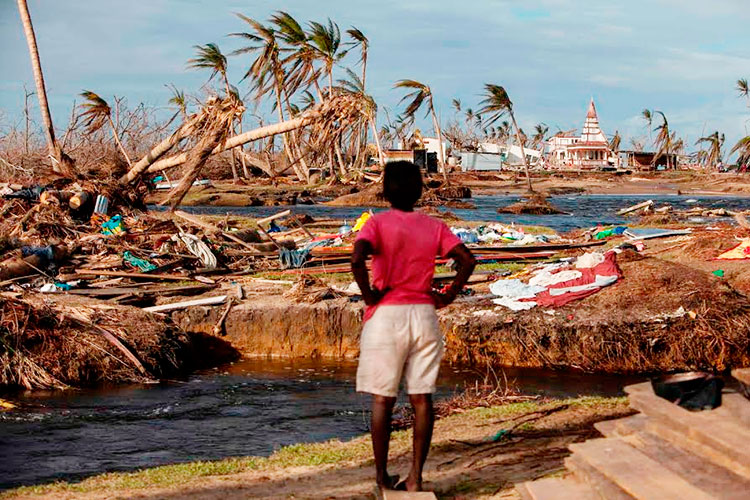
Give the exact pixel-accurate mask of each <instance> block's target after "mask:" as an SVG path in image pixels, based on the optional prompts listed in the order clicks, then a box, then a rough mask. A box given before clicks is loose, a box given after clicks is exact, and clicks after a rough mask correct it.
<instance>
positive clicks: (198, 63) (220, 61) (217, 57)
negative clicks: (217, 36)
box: [187, 43, 241, 182]
mask: <svg viewBox="0 0 750 500" xmlns="http://www.w3.org/2000/svg"><path fill="white" fill-rule="evenodd" d="M193 48H194V49H195V50H196V56H195V57H193V58H192V59H188V62H187V63H188V67H189V68H192V69H208V70H211V76H209V77H208V81H209V82H210V81H211V80H213V78H214V77H215V76H216V75H219V76H221V80H222V83H223V84H224V92H225V95H226V96H227V97H230V94H232V88H231V86H230V85H229V78H228V77H227V57H226V56H225V55H224V54H223V53H222V52H221V49H220V48H219V46H218V45H216V44H215V43H207V44H206V45H195V46H193ZM240 120H241V119H240ZM231 164H232V180H233V181H234V182H237V181H238V180H239V175H238V174H237V151H235V150H234V149H233V150H232V161H231Z"/></svg>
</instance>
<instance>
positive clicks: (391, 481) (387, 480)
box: [375, 474, 399, 490]
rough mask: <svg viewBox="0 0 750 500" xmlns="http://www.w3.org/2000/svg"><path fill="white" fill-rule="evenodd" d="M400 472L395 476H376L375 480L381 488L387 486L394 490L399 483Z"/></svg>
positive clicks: (386, 487) (388, 488)
mask: <svg viewBox="0 0 750 500" xmlns="http://www.w3.org/2000/svg"><path fill="white" fill-rule="evenodd" d="M398 479H399V477H398V474H395V475H393V476H389V475H386V476H385V477H384V478H380V477H379V478H376V479H375V482H376V483H377V485H378V486H379V487H381V488H385V489H387V490H393V489H396V485H397V484H398Z"/></svg>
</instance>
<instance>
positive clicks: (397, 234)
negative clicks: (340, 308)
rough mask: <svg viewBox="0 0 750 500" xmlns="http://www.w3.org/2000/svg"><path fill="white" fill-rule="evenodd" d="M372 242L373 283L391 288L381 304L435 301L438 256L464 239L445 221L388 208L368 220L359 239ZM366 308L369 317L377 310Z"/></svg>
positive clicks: (379, 288) (428, 302)
mask: <svg viewBox="0 0 750 500" xmlns="http://www.w3.org/2000/svg"><path fill="white" fill-rule="evenodd" d="M359 240H367V241H369V242H370V244H371V245H372V248H373V250H374V254H373V257H372V285H373V286H374V287H375V288H377V289H378V290H385V289H389V291H388V293H387V294H386V295H385V297H383V299H382V300H381V301H380V302H379V304H378V305H381V304H382V305H388V304H391V305H395V304H432V303H433V300H432V296H431V295H430V290H431V287H432V277H433V275H434V273H435V257H436V256H440V257H444V256H445V255H447V254H448V252H450V251H451V250H452V249H453V248H454V247H455V246H456V245H459V244H460V243H461V240H460V239H459V238H458V237H457V236H456V235H454V234H453V233H452V232H451V230H450V228H448V226H446V225H445V224H444V223H443V222H441V221H439V220H437V219H433V218H432V217H430V216H428V215H425V214H423V213H419V212H402V211H401V210H395V209H392V210H388V211H387V212H380V213H378V214H376V215H374V216H372V217H370V219H369V220H368V221H367V222H366V223H365V225H364V227H363V228H362V230H361V231H360V232H359V234H358V235H357V241H359ZM376 307H377V306H374V307H368V308H367V310H366V311H365V321H367V320H368V319H370V317H371V316H372V315H373V314H374V313H375V308H376Z"/></svg>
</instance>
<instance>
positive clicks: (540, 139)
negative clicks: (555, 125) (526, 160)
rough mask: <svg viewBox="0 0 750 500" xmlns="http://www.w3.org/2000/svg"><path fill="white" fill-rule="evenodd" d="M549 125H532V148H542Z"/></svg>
mask: <svg viewBox="0 0 750 500" xmlns="http://www.w3.org/2000/svg"><path fill="white" fill-rule="evenodd" d="M548 132H549V127H548V126H547V125H546V124H545V123H538V124H536V125H535V126H534V135H533V136H532V137H531V145H532V146H533V147H534V149H537V150H539V149H542V148H543V147H544V140H545V139H546V138H547V133H548Z"/></svg>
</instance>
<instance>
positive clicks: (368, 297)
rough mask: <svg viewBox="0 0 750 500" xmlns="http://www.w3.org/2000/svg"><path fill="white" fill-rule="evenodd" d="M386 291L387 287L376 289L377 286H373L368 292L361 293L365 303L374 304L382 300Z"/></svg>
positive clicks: (387, 290)
mask: <svg viewBox="0 0 750 500" xmlns="http://www.w3.org/2000/svg"><path fill="white" fill-rule="evenodd" d="M388 292H389V289H388V288H386V289H385V290H378V289H377V288H375V287H373V288H371V289H370V293H368V294H365V295H362V299H364V301H365V305H368V306H375V305H377V304H378V303H379V302H380V301H381V300H383V297H385V294H386V293H388Z"/></svg>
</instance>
